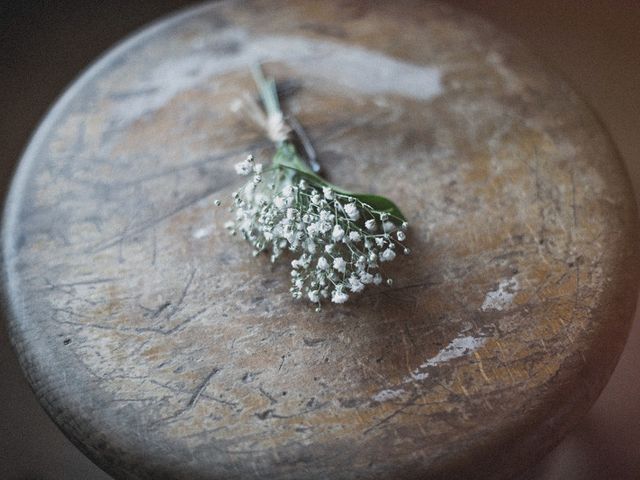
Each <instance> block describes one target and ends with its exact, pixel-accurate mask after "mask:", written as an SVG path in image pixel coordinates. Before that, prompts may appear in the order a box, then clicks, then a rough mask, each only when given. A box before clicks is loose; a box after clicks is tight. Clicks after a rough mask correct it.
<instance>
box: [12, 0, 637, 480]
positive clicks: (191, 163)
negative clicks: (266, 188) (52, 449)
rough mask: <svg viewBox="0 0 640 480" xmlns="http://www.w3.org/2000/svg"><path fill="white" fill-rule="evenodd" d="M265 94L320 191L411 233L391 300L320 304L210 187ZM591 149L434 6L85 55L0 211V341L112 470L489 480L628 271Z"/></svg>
mask: <svg viewBox="0 0 640 480" xmlns="http://www.w3.org/2000/svg"><path fill="white" fill-rule="evenodd" d="M256 61H263V62H265V69H266V70H267V71H268V72H269V73H270V74H272V75H274V76H275V77H276V78H277V79H278V80H279V81H282V82H287V83H288V84H289V85H293V86H294V87H295V88H292V89H290V95H289V96H288V98H287V99H286V102H285V108H286V109H287V111H289V112H293V113H294V114H295V115H296V116H297V118H298V119H299V121H300V122H301V123H302V124H303V125H304V126H305V129H306V130H307V132H308V133H309V135H310V137H311V139H312V140H313V143H314V146H315V147H316V150H317V151H318V154H319V160H320V162H321V163H322V165H323V167H324V171H325V173H326V175H327V176H328V177H329V178H330V179H331V180H333V181H334V182H336V183H340V184H341V185H343V186H344V187H347V188H351V189H354V190H359V191H370V192H373V193H380V194H385V195H387V196H389V197H391V198H392V199H393V200H394V201H396V203H398V204H399V205H400V206H401V207H402V209H403V211H404V213H405V214H406V216H407V217H408V218H409V221H410V224H411V229H410V232H409V233H410V236H409V241H410V245H411V247H412V251H413V253H412V255H411V256H410V257H408V258H405V259H402V260H403V261H397V262H394V263H396V264H397V265H396V266H395V267H394V270H393V276H394V278H395V279H396V282H395V284H394V286H393V287H385V288H380V289H377V290H370V291H369V292H367V293H365V294H363V295H361V296H360V297H359V298H357V299H356V300H355V301H353V302H351V303H347V304H345V305H339V306H338V305H325V307H324V308H323V310H322V312H321V313H315V312H314V311H313V308H309V306H308V305H306V304H305V303H301V302H296V301H294V300H292V299H291V298H290V294H289V293H288V287H289V285H288V282H289V279H288V269H287V265H286V264H282V265H276V266H271V265H270V264H269V261H268V259H267V258H262V257H259V258H257V259H254V258H253V257H252V256H251V254H250V249H249V247H248V246H247V245H246V244H244V243H242V242H241V241H238V240H237V239H231V238H230V237H229V236H228V234H227V233H226V231H224V228H222V225H223V223H224V222H225V221H226V220H227V219H228V213H227V212H226V211H225V210H224V209H219V208H215V207H214V200H215V199H216V198H221V199H226V198H229V196H230V194H231V191H233V189H234V188H236V187H237V186H238V185H239V180H238V179H237V177H236V176H235V173H234V170H233V164H234V163H235V162H237V161H238V160H240V159H242V157H243V155H245V154H246V153H249V152H252V153H254V154H255V155H256V156H257V157H259V158H262V159H264V160H267V159H268V158H269V155H270V154H271V153H272V149H271V148H270V145H269V142H268V141H267V140H266V139H265V138H264V137H263V135H262V134H261V132H259V131H256V130H255V129H253V128H252V127H251V126H250V125H248V124H244V123H242V122H241V121H240V120H239V119H238V118H237V117H236V116H235V115H233V114H232V113H231V111H230V106H231V104H232V103H233V101H234V100H235V99H236V98H238V97H239V96H240V95H241V94H242V93H243V92H245V91H253V88H254V87H253V84H252V80H251V78H250V74H249V72H248V67H249V65H250V64H252V63H254V62H256ZM637 242H638V221H637V212H636V210H635V204H634V201H633V196H632V193H631V190H630V186H629V182H628V179H627V177H626V174H625V172H624V170H623V168H622V166H621V163H620V161H619V159H618V156H617V154H616V152H615V149H614V148H613V146H612V145H611V143H610V140H609V138H608V136H607V134H606V132H605V131H604V130H603V128H602V126H601V125H600V124H599V123H598V121H597V120H596V119H595V118H594V116H593V114H592V113H591V111H590V110H589V109H588V107H586V106H585V105H584V103H583V102H582V101H581V100H580V98H579V97H578V96H577V95H576V94H575V93H574V92H573V91H572V90H571V89H570V88H569V87H568V86H567V85H566V83H564V82H563V81H562V80H561V79H559V78H558V77H556V76H555V75H553V74H550V73H548V72H547V71H546V70H545V68H544V67H543V66H542V65H541V64H540V63H539V62H538V61H537V60H535V59H533V58H531V56H530V55H529V54H528V53H527V52H525V51H523V49H522V47H521V46H520V45H519V44H518V42H516V41H514V40H513V39H511V38H509V37H507V36H505V35H503V34H500V33H499V32H496V31H495V30H494V29H493V28H492V27H490V26H488V25H487V24H486V23H484V22H483V21H481V20H479V19H477V18H475V17H471V16H469V15H466V14H462V13H461V12H459V11H457V10H453V9H451V8H449V7H445V6H442V5H439V4H430V3H424V2H418V1H415V2H412V1H402V2H394V3H393V4H387V5H384V4H378V3H371V4H366V3H364V2H340V1H331V2H322V4H320V3H318V2H311V1H305V2H283V1H271V0H268V1H260V2H235V1H230V2H221V3H215V4H210V5H206V6H204V7H200V8H198V9H194V10H189V11H187V12H186V13H184V14H181V15H177V16H174V17H172V18H169V19H167V20H164V21H162V22H160V23H159V24H156V25H155V26H152V27H150V28H148V29H147V30H145V31H143V32H142V33H140V34H138V35H136V36H135V37H133V38H132V39H130V40H129V41H127V42H125V43H123V44H121V45H120V46H118V47H116V48H115V49H114V50H112V51H111V52H110V53H109V54H108V55H106V56H105V57H104V58H102V59H101V60H99V61H98V62H97V63H96V64H95V65H94V66H93V67H92V68H91V69H89V70H88V71H87V72H86V73H85V74H84V75H83V76H82V77H81V78H80V79H79V80H78V81H77V82H76V83H75V84H74V85H72V86H71V88H70V89H69V90H68V91H67V93H66V94H65V95H64V96H63V97H62V98H61V99H60V100H59V101H58V103H57V104H56V106H55V108H54V109H53V110H52V111H51V112H50V113H49V115H48V116H47V117H46V119H45V120H44V122H43V124H42V125H41V127H40V128H39V130H38V132H37V133H36V135H35V136H34V138H33V140H32V142H31V144H30V146H29V148H28V150H27V151H26V153H25V155H24V158H23V159H22V162H21V165H20V168H19V171H18V173H17V175H16V178H15V179H14V181H13V185H12V189H11V193H10V197H9V200H8V203H7V209H6V212H5V223H4V230H3V253H4V267H5V291H6V297H7V304H8V307H9V309H10V311H11V313H12V319H11V325H10V327H11V334H12V337H13V342H14V345H15V347H16V349H17V351H18V354H19V356H20V359H21V362H22V364H23V367H24V369H25V373H26V374H27V376H28V378H29V380H30V382H31V383H32V385H33V387H34V390H35V391H36V394H37V395H38V397H39V399H40V401H41V402H42V404H43V406H44V407H45V409H46V410H47V411H48V413H49V414H50V415H51V416H52V418H53V419H54V420H55V421H56V422H57V424H58V425H59V426H60V427H61V428H62V430H63V431H64V432H65V433H66V434H67V435H68V436H69V437H70V438H71V439H72V440H73V441H74V442H75V443H76V444H77V445H78V446H79V447H80V448H81V449H82V450H83V451H84V452H85V453H87V454H88V455H89V456H90V457H91V458H92V459H93V460H94V461H96V462H97V463H98V464H99V465H100V466H102V467H103V468H104V469H105V470H107V471H108V472H109V473H111V474H112V475H113V476H115V477H116V478H131V479H138V478H153V479H158V478H178V479H205V478H206V479H208V478H216V479H217V478H225V479H226V478H238V479H240V478H242V479H250V478H256V479H257V478H273V479H299V478H305V479H307V478H308V479H316V478H318V479H324V478H331V479H334V478H335V479H343V478H344V479H347V478H371V479H374V478H381V479H383V478H384V479H387V478H398V479H400V478H407V479H409V478H447V479H454V478H496V479H498V478H507V477H508V476H509V475H511V474H514V473H516V472H518V471H520V470H522V469H523V468H525V467H526V465H528V464H530V463H532V462H534V461H536V460H537V459H538V458H540V457H541V456H542V455H543V454H544V453H545V452H547V451H548V450H549V449H550V448H551V447H552V446H553V445H555V444H556V443H557V441H558V440H559V439H560V438H561V436H562V435H563V433H564V432H566V430H567V429H568V428H570V427H571V426H572V425H573V424H575V422H576V421H577V419H579V418H580V416H581V415H582V414H583V413H584V412H585V411H586V410H587V409H588V408H589V406H590V405H591V404H592V402H593V401H594V400H595V398H596V397H597V395H598V393H599V392H600V390H601V389H602V387H603V386H604V384H605V383H606V380H607V378H608V376H609V374H610V372H611V371H612V369H613V367H614V366H615V362H616V360H617V358H618V355H619V353H620V352H621V350H622V346H623V343H624V339H625V337H626V333H627V329H628V326H629V322H630V320H631V316H632V313H633V308H634V306H635V300H636V297H637V289H638V281H639V275H640V268H639V257H638V253H637V251H636V250H637V248H636V245H637Z"/></svg>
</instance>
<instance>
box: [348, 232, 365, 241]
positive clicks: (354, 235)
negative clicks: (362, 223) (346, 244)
mask: <svg viewBox="0 0 640 480" xmlns="http://www.w3.org/2000/svg"><path fill="white" fill-rule="evenodd" d="M349 240H351V241H352V242H355V243H357V242H359V241H360V240H362V237H361V236H360V233H358V232H356V231H355V230H352V231H350V232H349Z"/></svg>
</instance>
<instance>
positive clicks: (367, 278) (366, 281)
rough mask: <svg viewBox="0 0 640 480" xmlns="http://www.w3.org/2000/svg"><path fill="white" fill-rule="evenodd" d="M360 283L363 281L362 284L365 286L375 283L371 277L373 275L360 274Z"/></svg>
mask: <svg viewBox="0 0 640 480" xmlns="http://www.w3.org/2000/svg"><path fill="white" fill-rule="evenodd" d="M360 281H361V282H362V283H364V284H365V285H366V284H369V283H371V282H373V275H371V274H370V273H368V272H362V273H361V274H360Z"/></svg>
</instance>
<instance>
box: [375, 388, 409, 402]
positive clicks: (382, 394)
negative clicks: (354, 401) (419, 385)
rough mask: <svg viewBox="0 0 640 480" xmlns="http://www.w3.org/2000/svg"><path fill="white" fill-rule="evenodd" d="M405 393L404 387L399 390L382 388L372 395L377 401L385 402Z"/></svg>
mask: <svg viewBox="0 0 640 480" xmlns="http://www.w3.org/2000/svg"><path fill="white" fill-rule="evenodd" d="M404 393H405V391H404V390H403V389H398V390H381V391H379V392H378V393H377V394H376V395H374V396H373V397H371V399H372V400H374V401H376V402H385V401H387V400H393V399H394V398H398V397H400V396H402V395H403V394H404Z"/></svg>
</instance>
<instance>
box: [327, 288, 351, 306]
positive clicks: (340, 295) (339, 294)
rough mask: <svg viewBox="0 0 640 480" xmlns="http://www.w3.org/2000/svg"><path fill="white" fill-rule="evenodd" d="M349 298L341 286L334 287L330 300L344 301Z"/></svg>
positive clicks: (335, 301)
mask: <svg viewBox="0 0 640 480" xmlns="http://www.w3.org/2000/svg"><path fill="white" fill-rule="evenodd" d="M347 300H349V295H347V294H346V293H344V292H343V291H342V289H341V288H339V287H338V288H336V289H335V290H334V291H333V292H331V301H332V302H333V303H344V302H346V301H347Z"/></svg>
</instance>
